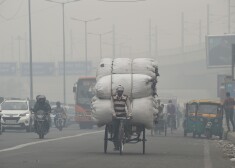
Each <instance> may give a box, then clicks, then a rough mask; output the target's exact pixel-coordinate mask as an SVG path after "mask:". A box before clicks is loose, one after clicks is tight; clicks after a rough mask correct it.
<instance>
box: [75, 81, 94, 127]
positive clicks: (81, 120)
mask: <svg viewBox="0 0 235 168" xmlns="http://www.w3.org/2000/svg"><path fill="white" fill-rule="evenodd" d="M95 84H96V78H95V77H80V78H79V79H78V80H77V81H76V83H75V84H74V87H73V92H74V99H75V121H76V123H78V124H79V127H80V129H87V128H88V129H92V128H93V125H94V121H93V120H92V117H91V99H92V97H93V96H94V95H95Z"/></svg>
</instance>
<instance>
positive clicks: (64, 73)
mask: <svg viewBox="0 0 235 168" xmlns="http://www.w3.org/2000/svg"><path fill="white" fill-rule="evenodd" d="M62 17H63V23H62V24H63V86H64V87H63V93H64V104H66V82H65V80H66V79H65V75H66V72H65V29H64V3H62Z"/></svg>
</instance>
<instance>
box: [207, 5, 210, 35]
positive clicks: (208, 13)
mask: <svg viewBox="0 0 235 168" xmlns="http://www.w3.org/2000/svg"><path fill="white" fill-rule="evenodd" d="M209 34H210V6H209V4H207V35H209Z"/></svg>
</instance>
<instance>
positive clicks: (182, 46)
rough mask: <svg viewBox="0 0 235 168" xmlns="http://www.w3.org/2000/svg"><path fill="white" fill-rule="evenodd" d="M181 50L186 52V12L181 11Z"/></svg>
mask: <svg viewBox="0 0 235 168" xmlns="http://www.w3.org/2000/svg"><path fill="white" fill-rule="evenodd" d="M181 52H182V54H183V53H184V13H183V12H182V13H181Z"/></svg>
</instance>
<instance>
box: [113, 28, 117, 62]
mask: <svg viewBox="0 0 235 168" xmlns="http://www.w3.org/2000/svg"><path fill="white" fill-rule="evenodd" d="M115 38H116V37H115V25H113V58H115V57H116V49H115V47H116V43H115V42H116V39H115Z"/></svg>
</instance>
